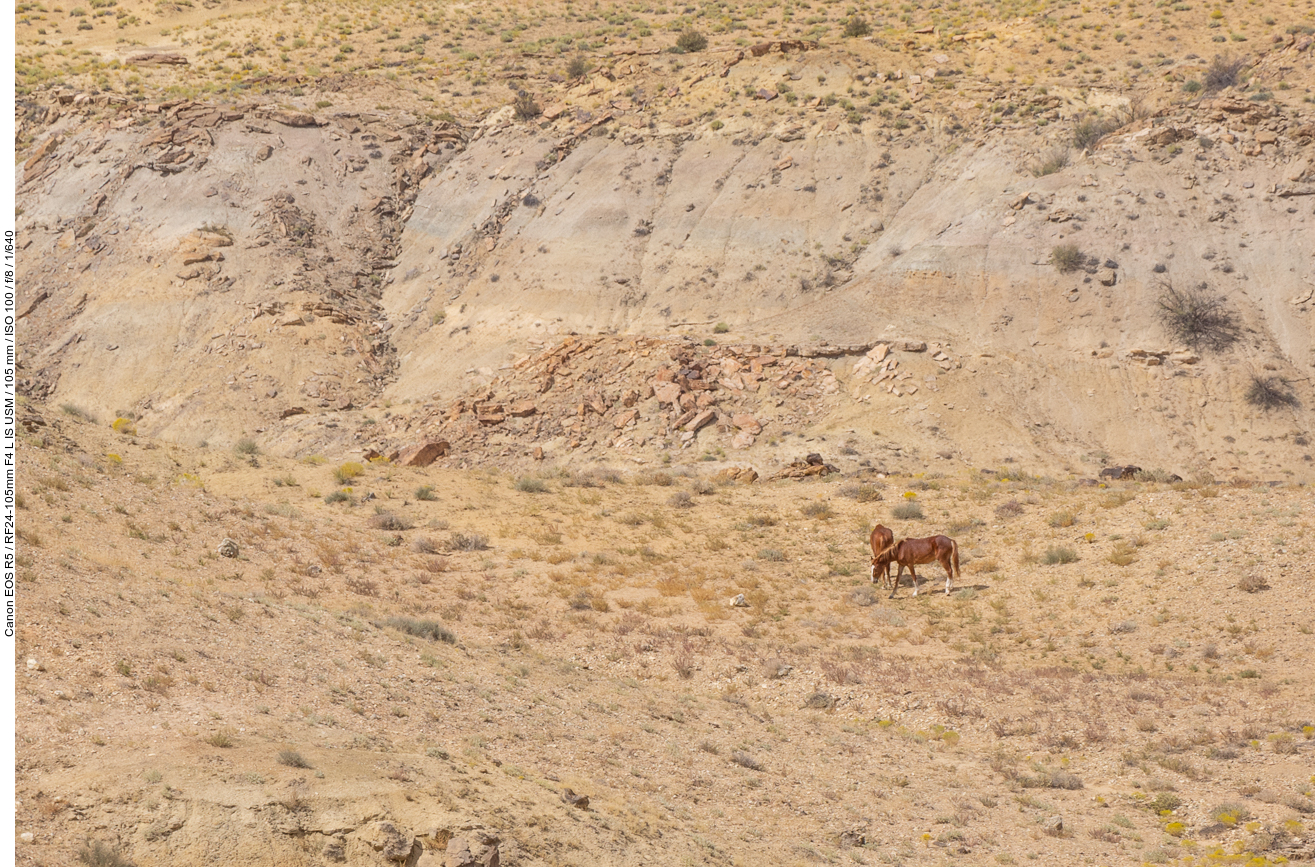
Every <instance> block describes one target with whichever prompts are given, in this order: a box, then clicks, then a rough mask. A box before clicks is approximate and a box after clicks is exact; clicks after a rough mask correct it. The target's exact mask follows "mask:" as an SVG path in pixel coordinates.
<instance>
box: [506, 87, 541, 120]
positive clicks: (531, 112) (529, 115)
mask: <svg viewBox="0 0 1315 867" xmlns="http://www.w3.org/2000/svg"><path fill="white" fill-rule="evenodd" d="M512 105H513V106H514V107H515V109H516V117H518V118H520V119H521V120H533V119H534V118H536V117H538V116H539V115H541V114H543V109H541V108H539V103H537V102H535V100H534V97H533V96H530V94H529V93H527V92H526V91H524V90H522V91H521V92H520V93H518V94H516V101H515V102H513V103H512Z"/></svg>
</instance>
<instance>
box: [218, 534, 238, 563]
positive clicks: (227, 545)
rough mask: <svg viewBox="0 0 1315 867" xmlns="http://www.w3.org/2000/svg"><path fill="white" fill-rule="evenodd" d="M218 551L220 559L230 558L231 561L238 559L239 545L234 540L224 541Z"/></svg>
mask: <svg viewBox="0 0 1315 867" xmlns="http://www.w3.org/2000/svg"><path fill="white" fill-rule="evenodd" d="M218 551H219V556H220V557H228V558H229V559H233V558H235V557H237V554H238V548H237V543H236V542H234V541H233V540H232V539H224V541H222V542H220V543H219V548H218Z"/></svg>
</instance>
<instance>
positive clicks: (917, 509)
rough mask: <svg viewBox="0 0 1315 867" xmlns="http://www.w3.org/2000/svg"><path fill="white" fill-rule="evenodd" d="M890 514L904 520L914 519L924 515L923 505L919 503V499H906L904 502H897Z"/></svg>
mask: <svg viewBox="0 0 1315 867" xmlns="http://www.w3.org/2000/svg"><path fill="white" fill-rule="evenodd" d="M890 514H891V516H892V517H895V518H899V519H900V520H904V521H912V520H916V519H918V518H922V517H924V515H923V513H922V506H920V505H919V504H918V501H917V500H905V501H904V502H903V503H896V504H895V505H894V507H893V508H891V510H890Z"/></svg>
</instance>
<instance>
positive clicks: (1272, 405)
mask: <svg viewBox="0 0 1315 867" xmlns="http://www.w3.org/2000/svg"><path fill="white" fill-rule="evenodd" d="M1247 403H1249V404H1251V405H1252V406H1258V407H1260V408H1261V409H1263V410H1265V411H1266V412H1268V411H1269V410H1271V409H1281V408H1282V407H1285V406H1296V405H1297V396H1296V395H1295V394H1293V393H1292V392H1291V390H1289V389H1288V383H1287V381H1286V380H1284V379H1283V378H1282V377H1278V376H1257V375H1256V374H1254V373H1253V374H1251V384H1250V385H1249V386H1247Z"/></svg>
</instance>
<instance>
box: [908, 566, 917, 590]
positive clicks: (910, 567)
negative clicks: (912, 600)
mask: <svg viewBox="0 0 1315 867" xmlns="http://www.w3.org/2000/svg"><path fill="white" fill-rule="evenodd" d="M909 574H910V575H912V576H913V595H914V596H917V595H918V573H917V572H915V571H913V564H912V563H910V564H909Z"/></svg>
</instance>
